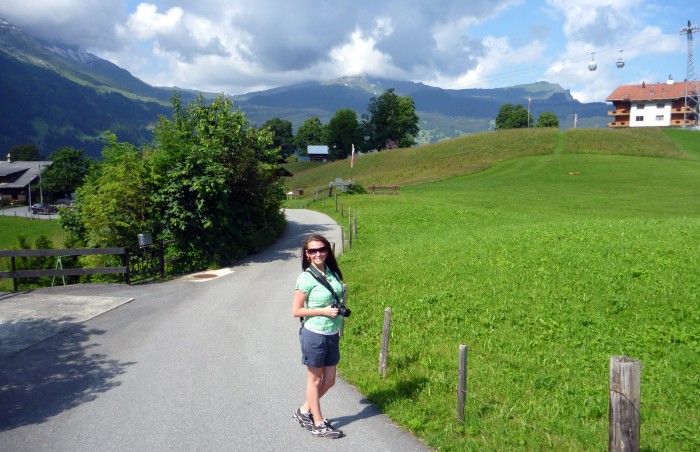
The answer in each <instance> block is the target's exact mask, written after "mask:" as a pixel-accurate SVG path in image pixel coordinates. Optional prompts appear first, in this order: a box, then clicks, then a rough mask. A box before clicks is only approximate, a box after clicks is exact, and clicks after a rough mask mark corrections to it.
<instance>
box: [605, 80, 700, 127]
mask: <svg viewBox="0 0 700 452" xmlns="http://www.w3.org/2000/svg"><path fill="white" fill-rule="evenodd" d="M698 84H700V81H695V82H688V83H686V82H678V83H676V82H674V81H673V79H672V78H670V77H669V79H668V81H667V82H665V83H644V82H642V83H641V84H638V85H623V86H619V87H617V89H615V91H613V92H612V94H610V95H609V96H608V97H607V98H606V99H605V100H606V101H608V102H612V104H613V106H614V107H615V109H614V110H612V111H609V112H608V116H611V117H613V118H614V119H613V122H610V123H608V127H614V128H618V127H686V126H696V125H697V124H698V105H697V98H698V97H697V96H698V93H697V89H698V88H697V87H698ZM686 90H687V91H686ZM686 97H687V99H688V101H687V103H686Z"/></svg>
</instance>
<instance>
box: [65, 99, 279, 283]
mask: <svg viewBox="0 0 700 452" xmlns="http://www.w3.org/2000/svg"><path fill="white" fill-rule="evenodd" d="M172 103H173V116H172V119H168V118H166V117H160V118H159V121H158V123H157V125H156V127H155V130H154V136H155V139H154V141H153V143H152V145H151V146H148V147H145V148H143V149H137V148H136V147H134V146H133V145H131V144H128V143H119V142H117V140H116V137H115V136H114V135H111V136H110V137H109V139H108V142H107V143H106V146H105V148H104V151H103V161H102V162H100V163H98V164H96V165H94V166H93V168H92V169H91V171H90V173H89V174H88V176H87V178H86V181H85V184H83V186H81V187H80V188H79V189H78V190H77V200H76V205H77V207H78V210H77V212H66V215H65V218H63V217H64V215H62V218H61V225H62V226H63V227H64V228H65V229H66V230H68V231H69V232H70V237H69V241H70V242H71V243H73V244H82V246H99V247H123V246H131V247H133V246H134V245H135V244H136V240H137V234H139V233H141V232H151V233H152V234H153V237H154V238H155V239H156V240H165V239H174V240H175V244H174V245H172V249H171V251H172V252H173V253H175V254H178V255H180V256H182V257H183V259H181V260H180V261H178V262H180V263H181V264H178V265H181V266H182V267H183V268H182V269H183V270H194V269H201V268H205V267H207V266H209V265H222V264H224V263H228V262H231V261H233V260H234V259H237V258H241V257H243V256H245V255H247V254H249V253H251V252H257V251H260V250H261V249H263V247H265V246H267V245H268V244H269V243H270V242H271V241H272V240H275V239H276V238H277V237H279V235H280V234H281V233H282V231H283V229H284V217H283V214H282V213H281V211H280V207H281V205H282V202H283V200H284V198H285V196H284V191H283V186H282V183H281V181H280V178H279V169H280V167H279V165H278V164H277V162H278V161H279V155H280V154H279V151H278V148H276V147H275V146H274V145H273V134H272V132H271V131H270V130H269V129H268V128H265V129H263V130H257V129H256V128H254V127H251V126H250V125H249V123H248V121H247V120H246V119H245V115H244V114H243V113H242V112H241V111H240V110H237V111H233V109H232V104H231V102H230V100H228V99H227V98H225V97H224V96H219V97H218V98H217V99H215V100H214V101H212V102H211V104H209V105H206V104H205V103H204V100H203V98H202V97H199V98H197V99H196V101H195V102H194V103H193V104H190V105H187V106H183V105H182V104H181V102H180V97H179V95H177V94H176V95H174V96H173V99H172Z"/></svg>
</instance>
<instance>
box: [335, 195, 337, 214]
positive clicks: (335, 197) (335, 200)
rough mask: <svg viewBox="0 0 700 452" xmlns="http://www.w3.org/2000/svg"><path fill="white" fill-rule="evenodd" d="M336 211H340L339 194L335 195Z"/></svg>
mask: <svg viewBox="0 0 700 452" xmlns="http://www.w3.org/2000/svg"><path fill="white" fill-rule="evenodd" d="M335 211H336V212H337V211H338V193H336V194H335Z"/></svg>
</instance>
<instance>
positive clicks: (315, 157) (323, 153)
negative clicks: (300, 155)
mask: <svg viewBox="0 0 700 452" xmlns="http://www.w3.org/2000/svg"><path fill="white" fill-rule="evenodd" d="M306 153H307V154H309V160H311V161H312V162H326V161H328V146H311V145H309V146H307V147H306Z"/></svg>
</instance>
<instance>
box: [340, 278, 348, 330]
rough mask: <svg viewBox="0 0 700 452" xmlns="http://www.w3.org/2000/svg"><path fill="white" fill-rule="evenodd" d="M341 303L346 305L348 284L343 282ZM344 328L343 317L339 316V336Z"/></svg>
mask: <svg viewBox="0 0 700 452" xmlns="http://www.w3.org/2000/svg"><path fill="white" fill-rule="evenodd" d="M343 305H344V306H345V307H347V306H348V285H347V284H343ZM344 330H345V317H342V316H341V317H340V331H339V332H338V333H339V336H340V337H343V331H344Z"/></svg>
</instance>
